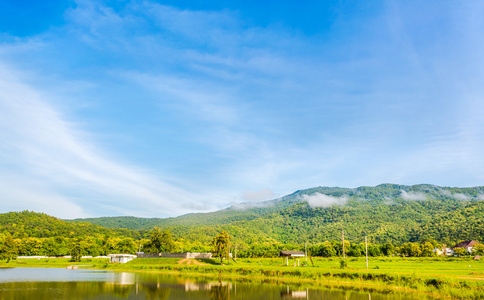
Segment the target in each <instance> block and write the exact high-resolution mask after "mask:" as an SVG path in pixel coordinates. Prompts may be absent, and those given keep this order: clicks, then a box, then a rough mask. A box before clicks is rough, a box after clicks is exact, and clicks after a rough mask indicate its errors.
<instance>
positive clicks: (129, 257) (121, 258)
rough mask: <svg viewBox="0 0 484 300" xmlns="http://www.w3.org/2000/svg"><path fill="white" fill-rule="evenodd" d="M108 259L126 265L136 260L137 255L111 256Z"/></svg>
mask: <svg viewBox="0 0 484 300" xmlns="http://www.w3.org/2000/svg"><path fill="white" fill-rule="evenodd" d="M108 257H109V258H110V259H111V262H112V263H120V264H124V263H127V262H128V261H130V260H133V259H135V258H136V255H132V254H109V255H108Z"/></svg>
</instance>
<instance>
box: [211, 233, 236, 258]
mask: <svg viewBox="0 0 484 300" xmlns="http://www.w3.org/2000/svg"><path fill="white" fill-rule="evenodd" d="M230 239H231V237H230V236H229V234H228V233H227V232H226V231H225V230H222V232H220V233H219V234H217V236H216V237H214V238H213V240H212V243H211V245H212V253H213V255H214V256H215V257H220V263H222V262H223V258H224V256H226V257H227V259H228V257H229V247H230Z"/></svg>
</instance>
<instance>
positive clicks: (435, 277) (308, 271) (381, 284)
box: [0, 257, 484, 299]
mask: <svg viewBox="0 0 484 300" xmlns="http://www.w3.org/2000/svg"><path fill="white" fill-rule="evenodd" d="M340 261H341V258H338V257H335V258H321V257H313V258H312V260H311V259H308V261H307V262H306V261H305V260H304V259H301V261H300V264H301V266H300V267H294V261H293V260H290V264H289V266H286V265H285V264H284V263H283V260H282V258H258V259H254V258H245V259H238V260H237V261H234V260H231V261H230V262H228V261H227V260H224V263H223V264H220V263H219V261H218V260H215V259H213V260H212V259H204V260H186V259H178V258H144V259H135V260H132V261H130V262H128V263H126V264H114V263H109V260H108V259H96V258H89V259H84V260H83V261H81V262H80V263H72V262H70V261H69V260H68V259H62V258H46V259H44V258H42V259H17V260H16V261H12V262H10V263H9V264H8V266H9V267H57V268H65V267H67V266H68V265H73V264H74V265H79V266H80V268H86V269H101V270H103V269H104V270H113V271H134V272H160V273H171V274H185V275H194V274H197V275H203V276H209V277H217V278H218V277H224V278H225V277H227V278H229V277H230V278H234V279H236V278H245V280H273V281H276V282H298V283H304V284H308V285H314V286H331V287H340V288H348V287H353V288H358V289H367V290H371V291H378V292H385V293H400V292H402V291H405V292H415V293H420V294H426V295H431V296H433V297H452V298H455V299H484V262H481V261H474V260H472V259H470V258H441V257H434V258H402V257H393V258H389V257H388V258H387V257H379V258H371V259H370V262H369V269H368V270H367V269H366V262H365V259H364V258H347V259H346V264H347V267H346V268H344V269H341V268H340V265H341V264H340ZM0 266H7V264H6V263H0Z"/></svg>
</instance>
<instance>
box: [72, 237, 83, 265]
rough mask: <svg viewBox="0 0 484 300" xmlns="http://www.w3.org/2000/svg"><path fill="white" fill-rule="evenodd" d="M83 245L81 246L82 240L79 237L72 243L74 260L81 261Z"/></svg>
mask: <svg viewBox="0 0 484 300" xmlns="http://www.w3.org/2000/svg"><path fill="white" fill-rule="evenodd" d="M82 250H83V249H82V247H81V241H80V240H79V239H77V240H76V241H73V243H72V245H71V249H70V252H71V261H72V262H80V261H81V258H82V252H83V251H82Z"/></svg>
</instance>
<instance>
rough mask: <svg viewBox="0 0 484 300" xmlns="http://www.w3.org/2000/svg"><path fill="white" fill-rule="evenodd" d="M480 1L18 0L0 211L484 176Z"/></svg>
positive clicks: (165, 203)
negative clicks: (161, 0) (40, 0)
mask: <svg viewBox="0 0 484 300" xmlns="http://www.w3.org/2000/svg"><path fill="white" fill-rule="evenodd" d="M44 2H46V3H44ZM482 15H484V3H483V2H482V1H306V2H304V3H303V4H301V3H297V4H296V3H295V2H294V1H258V2H256V1H201V0H200V1H166V2H155V1H136V0H133V1H122V0H117V1H114V0H113V1H90V0H79V1H43V2H39V1H26V0H23V1H11V0H6V1H5V0H4V1H2V2H1V3H0V195H1V201H2V202H1V203H2V205H1V212H8V211H18V210H25V209H27V210H34V211H41V212H45V213H48V214H51V215H54V216H57V217H62V218H75V217H91V216H118V215H134V216H144V217H168V216H177V215H180V214H184V213H189V212H198V211H211V210H216V209H220V208H224V207H227V206H229V205H231V204H233V203H238V202H253V201H262V200H268V199H273V198H276V197H279V196H283V195H285V194H289V193H292V192H293V191H295V190H298V189H304V188H309V187H315V186H342V187H357V186H362V185H370V186H371V185H377V184H380V183H388V182H390V183H399V184H418V183H430V184H436V185H442V186H477V185H483V182H484V181H483V180H484V173H483V171H482V170H483V169H484V157H483V155H482V154H483V153H484V151H483V149H484V117H483V116H484V99H483V97H484V96H483V95H484V84H483V82H484V39H482V36H484V20H483V18H482Z"/></svg>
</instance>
